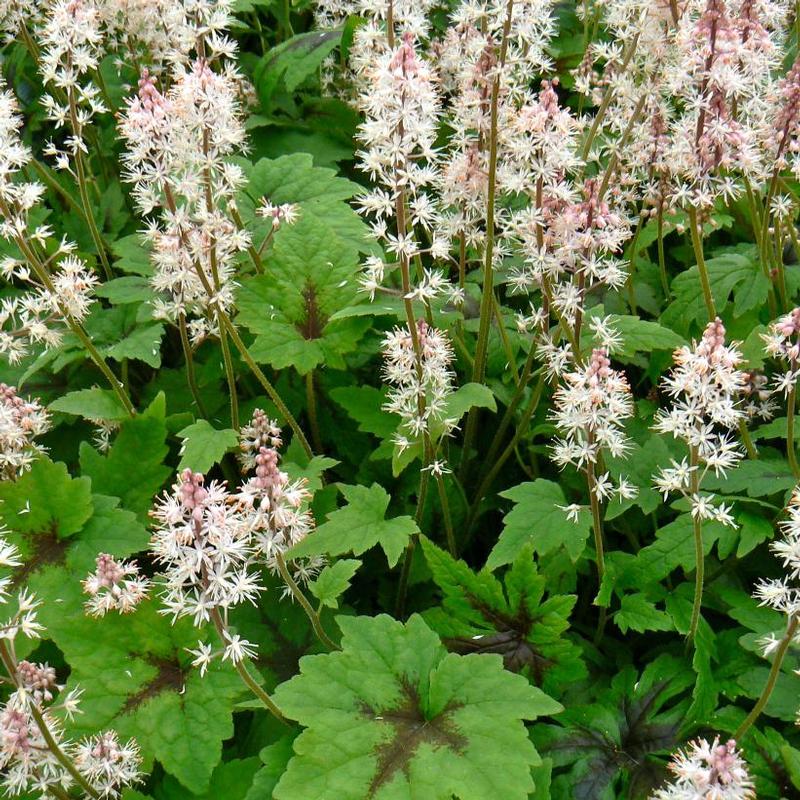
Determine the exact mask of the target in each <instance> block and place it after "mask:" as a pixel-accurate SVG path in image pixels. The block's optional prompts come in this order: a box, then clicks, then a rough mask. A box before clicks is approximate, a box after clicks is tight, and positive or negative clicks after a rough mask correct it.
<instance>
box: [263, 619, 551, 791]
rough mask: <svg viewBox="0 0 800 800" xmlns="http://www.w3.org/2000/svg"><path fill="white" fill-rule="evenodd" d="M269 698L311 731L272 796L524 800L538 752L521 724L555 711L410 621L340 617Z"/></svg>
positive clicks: (498, 668) (490, 662) (487, 662)
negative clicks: (321, 650)
mask: <svg viewBox="0 0 800 800" xmlns="http://www.w3.org/2000/svg"><path fill="white" fill-rule="evenodd" d="M337 621H338V623H339V626H340V627H341V629H342V632H343V634H344V637H343V639H342V650H341V651H340V652H336V653H329V654H326V655H316V656H306V657H305V658H303V659H302V660H301V661H300V675H298V676H296V677H294V678H292V679H291V680H290V681H288V682H287V683H284V684H281V685H280V686H279V687H278V689H277V690H276V693H275V700H276V702H277V703H278V705H279V706H280V708H281V709H282V710H283V711H284V713H285V714H286V715H287V716H288V717H290V718H291V719H296V720H297V721H298V722H300V724H301V725H303V726H305V727H306V730H305V731H303V733H301V734H300V736H299V737H298V738H297V739H296V740H295V743H294V751H295V756H294V758H292V760H291V761H290V762H289V766H288V768H287V770H286V772H285V773H284V775H283V776H282V778H281V780H280V782H279V783H278V786H277V787H276V788H275V791H274V794H273V796H274V797H275V798H276V800H308V798H310V797H313V798H314V800H372V799H374V800H390V799H393V798H409V797H420V798H422V797H424V798H425V800H451V799H452V798H454V797H455V798H458V800H486V798H489V797H498V798H499V797H502V798H504V800H526V798H527V797H528V794H529V793H530V792H531V791H533V789H534V784H533V781H532V779H531V767H532V766H534V765H536V764H538V763H539V756H538V754H537V752H536V750H535V748H534V746H533V744H532V743H531V741H530V739H529V737H528V734H527V731H526V729H525V725H524V724H523V722H522V720H524V719H534V718H535V717H537V716H540V715H543V714H554V713H557V712H559V711H560V710H561V706H560V705H559V704H558V703H556V702H555V701H554V700H552V699H551V698H550V697H548V696H547V695H546V694H545V693H544V692H542V691H541V690H540V689H537V688H536V687H534V686H531V685H530V684H529V683H528V682H527V681H526V680H525V679H524V678H523V677H522V676H520V675H514V674H512V673H510V672H508V671H507V670H504V669H503V666H502V660H501V659H500V657H499V656H495V655H469V656H459V655H455V654H453V653H448V652H447V651H446V650H445V648H444V647H443V646H442V644H441V642H440V641H439V638H438V637H437V636H436V634H435V633H434V632H433V631H432V630H431V629H430V628H429V627H428V626H427V625H426V624H425V623H424V622H423V621H422V619H421V617H419V616H416V615H415V616H413V617H411V619H409V621H408V622H407V623H406V624H402V623H400V622H398V621H396V620H394V619H392V618H391V617H388V616H386V615H381V616H378V617H338V618H337Z"/></svg>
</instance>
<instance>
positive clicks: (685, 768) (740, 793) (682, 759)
mask: <svg viewBox="0 0 800 800" xmlns="http://www.w3.org/2000/svg"><path fill="white" fill-rule="evenodd" d="M669 768H670V770H671V771H672V772H673V773H674V775H675V780H674V781H673V782H672V783H671V784H669V785H668V786H666V787H664V788H661V789H659V790H658V791H656V792H655V794H653V795H652V800H753V799H754V798H755V796H756V795H755V791H754V789H753V782H752V781H751V780H750V774H749V772H748V769H747V764H746V763H745V761H744V759H743V758H742V756H741V755H740V753H739V751H738V750H737V748H736V742H735V741H734V740H733V739H729V740H728V741H727V742H726V743H725V744H720V742H719V739H718V738H717V739H714V741H713V742H711V743H710V744H709V743H708V742H707V741H706V740H705V739H698V740H697V741H695V742H692V743H691V744H690V745H689V748H688V749H687V750H685V751H681V752H679V753H678V754H677V755H676V756H675V757H674V758H673V760H672V763H670V765H669Z"/></svg>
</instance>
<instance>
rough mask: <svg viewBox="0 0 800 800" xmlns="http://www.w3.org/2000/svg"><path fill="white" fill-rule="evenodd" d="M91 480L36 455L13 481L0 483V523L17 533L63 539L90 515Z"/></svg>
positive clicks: (77, 529) (74, 531)
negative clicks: (73, 475) (72, 474)
mask: <svg viewBox="0 0 800 800" xmlns="http://www.w3.org/2000/svg"><path fill="white" fill-rule="evenodd" d="M92 509H93V506H92V483H91V481H90V480H89V479H88V478H73V477H72V476H71V475H70V474H69V472H68V471H67V468H66V466H65V465H64V464H61V463H55V462H53V461H51V460H50V459H49V458H38V459H36V461H35V462H34V463H33V465H32V466H31V468H30V469H29V470H28V471H27V472H25V473H24V474H23V475H22V476H21V477H20V478H18V479H17V480H16V481H5V482H3V483H0V522H2V523H4V524H5V525H6V526H7V527H8V528H10V529H11V530H12V531H15V532H17V533H20V534H37V535H42V536H44V535H47V536H49V537H51V538H52V539H54V540H58V539H66V538H67V537H69V536H71V535H72V534H74V533H76V532H77V531H79V530H80V529H81V527H82V526H83V523H84V522H86V520H87V519H89V517H91V515H92Z"/></svg>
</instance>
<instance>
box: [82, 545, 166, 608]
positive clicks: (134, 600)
mask: <svg viewBox="0 0 800 800" xmlns="http://www.w3.org/2000/svg"><path fill="white" fill-rule="evenodd" d="M82 585H83V591H84V593H85V594H88V595H89V596H90V599H89V600H87V602H86V606H85V607H86V611H87V612H88V613H89V614H91V615H92V616H94V617H102V616H104V615H105V614H106V613H108V612H109V611H112V610H116V611H119V612H120V613H121V614H127V613H129V612H131V611H133V610H134V609H135V608H136V606H138V605H139V603H141V601H142V600H144V598H145V597H147V592H148V590H149V588H150V581H149V580H148V579H147V578H143V577H141V576H140V575H139V567H138V566H137V565H136V563H135V562H133V561H117V560H116V559H115V558H114V557H113V556H110V555H108V554H107V553H100V555H99V556H97V569H96V570H95V571H94V572H93V573H92V574H91V575H89V577H88V578H86V579H85V580H84V581H83V582H82Z"/></svg>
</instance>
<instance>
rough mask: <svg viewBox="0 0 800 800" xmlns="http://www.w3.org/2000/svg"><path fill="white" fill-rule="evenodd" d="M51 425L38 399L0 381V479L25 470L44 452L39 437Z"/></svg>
mask: <svg viewBox="0 0 800 800" xmlns="http://www.w3.org/2000/svg"><path fill="white" fill-rule="evenodd" d="M49 427H50V420H49V417H48V415H47V411H46V410H45V409H44V408H42V406H41V405H40V404H39V401H38V400H24V399H23V398H22V397H20V396H19V395H18V394H17V390H16V388H15V387H14V386H8V385H6V384H5V383H0V480H12V479H13V478H15V477H16V476H18V475H20V474H21V473H22V472H24V471H25V470H26V469H27V468H28V467H29V466H30V465H31V462H32V461H33V460H34V459H35V458H36V457H37V455H38V454H39V453H41V452H42V447H41V446H40V445H39V444H37V443H36V437H37V436H41V435H42V434H43V433H46V432H47V430H48V429H49Z"/></svg>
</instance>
